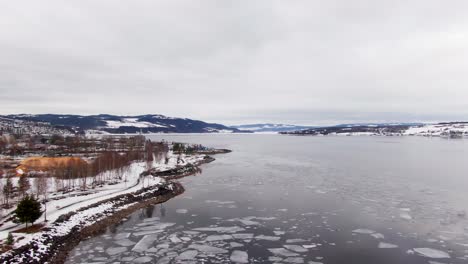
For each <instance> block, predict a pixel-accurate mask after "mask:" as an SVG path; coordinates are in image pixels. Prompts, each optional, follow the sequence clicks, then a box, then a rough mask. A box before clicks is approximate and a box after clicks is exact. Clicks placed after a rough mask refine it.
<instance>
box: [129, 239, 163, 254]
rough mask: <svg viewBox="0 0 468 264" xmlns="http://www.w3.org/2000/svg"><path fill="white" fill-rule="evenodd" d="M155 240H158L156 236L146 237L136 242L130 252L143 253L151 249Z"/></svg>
mask: <svg viewBox="0 0 468 264" xmlns="http://www.w3.org/2000/svg"><path fill="white" fill-rule="evenodd" d="M156 239H158V237H157V236H156V235H146V236H144V237H143V238H142V239H141V240H140V241H138V243H137V244H136V245H135V246H134V247H133V248H132V251H136V252H144V251H145V250H148V248H150V247H151V245H152V244H153V242H154V241H156Z"/></svg>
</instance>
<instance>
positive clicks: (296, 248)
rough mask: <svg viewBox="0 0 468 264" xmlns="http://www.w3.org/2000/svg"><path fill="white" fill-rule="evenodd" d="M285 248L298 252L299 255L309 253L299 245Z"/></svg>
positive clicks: (285, 246)
mask: <svg viewBox="0 0 468 264" xmlns="http://www.w3.org/2000/svg"><path fill="white" fill-rule="evenodd" d="M283 247H284V248H286V249H288V250H291V251H294V252H297V253H304V252H307V251H308V250H307V249H305V248H304V247H302V246H298V245H284V246H283Z"/></svg>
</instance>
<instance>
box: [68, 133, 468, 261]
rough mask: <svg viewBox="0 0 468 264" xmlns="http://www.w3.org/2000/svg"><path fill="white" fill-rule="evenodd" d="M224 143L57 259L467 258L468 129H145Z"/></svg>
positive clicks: (177, 138)
mask: <svg viewBox="0 0 468 264" xmlns="http://www.w3.org/2000/svg"><path fill="white" fill-rule="evenodd" d="M150 138H151V139H155V140H161V139H165V140H169V141H179V142H189V143H201V144H203V145H206V146H212V147H218V148H229V149H232V150H233V152H232V153H229V154H224V155H217V156H215V158H216V159H217V160H216V161H215V162H213V163H211V164H207V165H203V166H202V169H203V172H202V174H200V175H196V176H191V177H187V178H185V179H182V180H181V182H182V183H183V185H184V186H185V188H186V192H185V193H184V194H183V195H181V196H178V197H176V198H174V199H172V200H170V201H168V202H166V203H164V204H162V205H155V206H151V207H149V208H146V209H145V210H141V211H138V212H135V213H134V214H132V215H130V216H129V217H128V219H126V220H125V221H123V222H122V223H121V224H119V225H117V226H112V227H110V228H109V229H108V230H107V232H106V233H104V234H102V235H100V236H97V237H94V238H91V239H89V240H87V241H83V242H81V243H80V244H79V245H78V246H77V247H76V248H75V249H74V250H73V251H72V252H71V253H70V257H69V260H68V263H114V262H119V263H191V262H192V263H200V262H203V263H226V262H234V263H247V262H251V263H311V264H317V263H343V264H345V263H346V264H351V263H359V264H363V263H369V264H375V263H379V264H386V263H388V264H395V263H412V264H418V263H429V264H437V263H447V264H448V263H467V262H468V216H467V215H466V212H468V141H467V140H446V139H439V138H421V137H295V136H280V135H223V134H216V135H206V134H205V135H155V136H150Z"/></svg>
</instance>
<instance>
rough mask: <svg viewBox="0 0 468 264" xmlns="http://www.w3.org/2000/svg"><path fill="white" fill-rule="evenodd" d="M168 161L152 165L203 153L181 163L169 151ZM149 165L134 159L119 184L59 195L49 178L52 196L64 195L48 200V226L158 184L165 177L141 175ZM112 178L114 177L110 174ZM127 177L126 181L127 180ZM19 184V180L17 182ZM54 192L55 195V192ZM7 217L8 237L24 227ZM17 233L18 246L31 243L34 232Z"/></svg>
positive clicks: (0, 232) (3, 230) (0, 233)
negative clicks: (107, 201) (69, 214)
mask: <svg viewBox="0 0 468 264" xmlns="http://www.w3.org/2000/svg"><path fill="white" fill-rule="evenodd" d="M168 157H169V162H168V163H167V164H165V163H164V161H163V160H157V161H154V162H153V164H152V167H153V168H156V169H159V170H161V171H162V170H167V169H172V168H175V167H176V166H180V165H185V164H187V163H191V164H193V163H196V162H198V161H200V160H202V159H203V157H204V155H192V156H186V155H181V160H180V161H179V164H177V159H178V155H176V154H174V153H172V152H169V153H168ZM147 169H148V165H147V164H146V162H135V163H133V164H132V165H130V166H129V168H128V169H127V170H125V171H124V174H123V177H122V180H121V181H120V182H118V183H117V184H112V185H104V186H103V187H97V188H95V189H89V190H86V191H78V190H77V191H74V192H71V193H67V194H66V195H63V196H62V195H60V194H57V193H54V191H55V181H54V180H53V179H52V178H51V179H50V180H49V198H54V197H57V196H62V197H63V199H59V200H51V201H50V202H48V203H47V220H48V222H47V223H46V226H50V225H51V224H52V223H53V222H54V221H55V220H56V219H57V218H58V217H59V216H60V215H63V214H67V213H69V212H72V211H75V210H77V209H79V208H81V207H85V206H87V205H90V204H93V203H97V202H99V201H103V200H106V199H109V198H112V197H114V196H118V195H121V194H125V193H131V192H135V191H138V190H140V189H141V188H143V187H148V186H153V185H158V184H160V183H162V182H164V180H163V179H161V178H158V177H152V176H148V177H145V178H140V174H141V173H142V172H143V171H145V170H147ZM105 173H107V174H113V173H115V172H114V171H110V172H105ZM109 178H112V177H109ZM125 179H126V180H127V181H124V180H125ZM76 181H77V182H76V184H75V185H76V186H79V184H80V183H79V179H77V180H76ZM87 182H88V183H91V182H92V179H91V178H89V179H88V180H87ZM14 184H16V182H14ZM54 194H55V195H54ZM12 210H14V208H13V209H10V210H8V211H7V210H4V212H2V216H6V215H8V214H9V213H10V212H11V211H12ZM6 218H7V217H3V219H2V223H3V225H2V226H1V227H0V239H2V240H3V239H5V238H6V237H7V235H8V233H9V232H11V231H14V230H17V229H20V228H23V227H24V225H18V224H15V223H13V222H11V221H8V222H3V221H5V219H6ZM35 224H44V218H43V217H41V218H40V219H39V220H38V221H36V222H35ZM14 236H15V237H19V236H22V237H25V238H24V239H22V240H21V241H20V242H18V243H16V244H15V247H20V246H21V245H24V244H26V243H28V242H29V241H30V240H31V239H32V237H33V236H34V235H27V234H14Z"/></svg>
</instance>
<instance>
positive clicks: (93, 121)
mask: <svg viewBox="0 0 468 264" xmlns="http://www.w3.org/2000/svg"><path fill="white" fill-rule="evenodd" d="M0 117H1V116H0ZM3 118H4V119H9V120H16V121H17V123H18V124H19V123H21V122H34V123H40V124H43V125H44V126H50V127H52V128H57V127H63V128H68V129H70V130H74V131H75V132H93V133H114V134H136V133H140V132H141V133H232V132H241V131H239V130H238V129H236V128H230V127H227V126H224V125H221V124H216V123H206V122H203V121H200V120H193V119H187V118H175V117H167V116H163V115H138V116H117V115H90V116H83V115H61V114H41V115H27V114H21V115H8V116H3Z"/></svg>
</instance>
